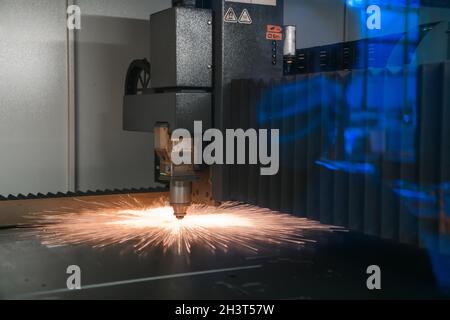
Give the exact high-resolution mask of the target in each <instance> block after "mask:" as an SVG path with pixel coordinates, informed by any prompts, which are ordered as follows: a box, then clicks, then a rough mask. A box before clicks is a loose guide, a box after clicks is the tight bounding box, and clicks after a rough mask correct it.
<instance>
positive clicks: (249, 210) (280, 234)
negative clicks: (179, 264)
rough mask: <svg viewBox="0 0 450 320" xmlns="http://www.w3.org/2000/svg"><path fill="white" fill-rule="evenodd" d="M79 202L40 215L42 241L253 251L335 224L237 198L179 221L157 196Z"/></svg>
mask: <svg viewBox="0 0 450 320" xmlns="http://www.w3.org/2000/svg"><path fill="white" fill-rule="evenodd" d="M78 201H81V200H78ZM81 202H83V205H84V206H85V208H84V209H82V210H70V208H66V209H64V210H60V211H47V212H44V213H41V214H40V215H39V219H38V225H39V226H41V227H40V232H39V233H38V236H39V237H40V238H41V239H42V242H43V244H44V245H48V246H59V245H81V244H87V245H91V246H92V247H95V248H103V247H109V246H113V245H118V244H129V245H131V246H132V247H133V248H134V250H135V251H136V252H137V253H139V254H143V253H146V252H148V251H149V250H151V249H154V248H162V249H163V250H164V252H167V251H169V250H175V252H176V253H177V254H180V255H181V254H183V253H191V250H192V248H193V246H202V247H203V248H206V249H208V250H210V251H212V252H215V251H217V250H221V251H225V252H226V251H228V249H229V248H241V249H246V250H250V251H252V252H258V250H259V249H261V248H263V247H264V246H267V245H268V244H276V245H281V244H294V245H304V244H305V243H307V242H313V241H312V240H310V239H307V237H306V236H305V231H306V230H323V231H332V230H334V229H336V228H333V227H330V226H326V225H321V224H319V223H316V222H313V221H311V220H308V219H302V218H297V217H294V216H290V215H286V214H281V213H278V212H273V211H271V210H268V209H261V208H258V207H255V206H250V205H242V204H238V203H226V204H224V205H222V206H220V207H213V206H203V205H193V206H192V207H191V208H190V209H189V211H188V215H187V216H186V218H185V219H184V220H181V221H180V220H177V219H176V218H175V217H174V215H173V210H172V208H171V207H170V206H169V205H168V204H167V203H164V202H162V201H161V202H160V203H158V205H156V206H154V207H146V206H144V205H142V204H141V203H140V202H139V201H138V200H137V199H136V198H133V197H131V196H130V197H128V198H124V197H121V198H120V200H119V201H116V202H111V203H97V202H84V201H81Z"/></svg>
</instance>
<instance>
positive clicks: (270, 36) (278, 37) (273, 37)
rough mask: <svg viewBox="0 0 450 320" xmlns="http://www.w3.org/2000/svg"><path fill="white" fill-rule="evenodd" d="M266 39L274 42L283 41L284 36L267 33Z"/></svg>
mask: <svg viewBox="0 0 450 320" xmlns="http://www.w3.org/2000/svg"><path fill="white" fill-rule="evenodd" d="M266 39H267V40H272V41H281V40H283V34H282V33H277V32H267V33H266Z"/></svg>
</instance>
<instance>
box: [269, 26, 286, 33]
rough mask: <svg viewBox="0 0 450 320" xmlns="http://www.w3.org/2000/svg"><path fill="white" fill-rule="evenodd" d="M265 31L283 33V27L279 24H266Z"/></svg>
mask: <svg viewBox="0 0 450 320" xmlns="http://www.w3.org/2000/svg"><path fill="white" fill-rule="evenodd" d="M267 32H273V33H283V28H282V27H280V26H274V25H271V24H269V25H267Z"/></svg>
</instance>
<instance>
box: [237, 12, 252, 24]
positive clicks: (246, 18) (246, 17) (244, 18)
mask: <svg viewBox="0 0 450 320" xmlns="http://www.w3.org/2000/svg"><path fill="white" fill-rule="evenodd" d="M239 23H243V24H252V23H253V21H252V18H251V17H250V13H249V12H248V10H247V9H244V10H243V11H242V13H241V16H240V17H239Z"/></svg>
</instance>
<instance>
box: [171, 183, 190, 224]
mask: <svg viewBox="0 0 450 320" xmlns="http://www.w3.org/2000/svg"><path fill="white" fill-rule="evenodd" d="M191 204H192V182H190V181H172V182H171V183H170V205H171V206H172V208H173V213H174V215H175V217H176V218H177V219H178V220H182V219H184V218H185V217H186V214H187V210H188V209H189V207H190V206H191Z"/></svg>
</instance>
